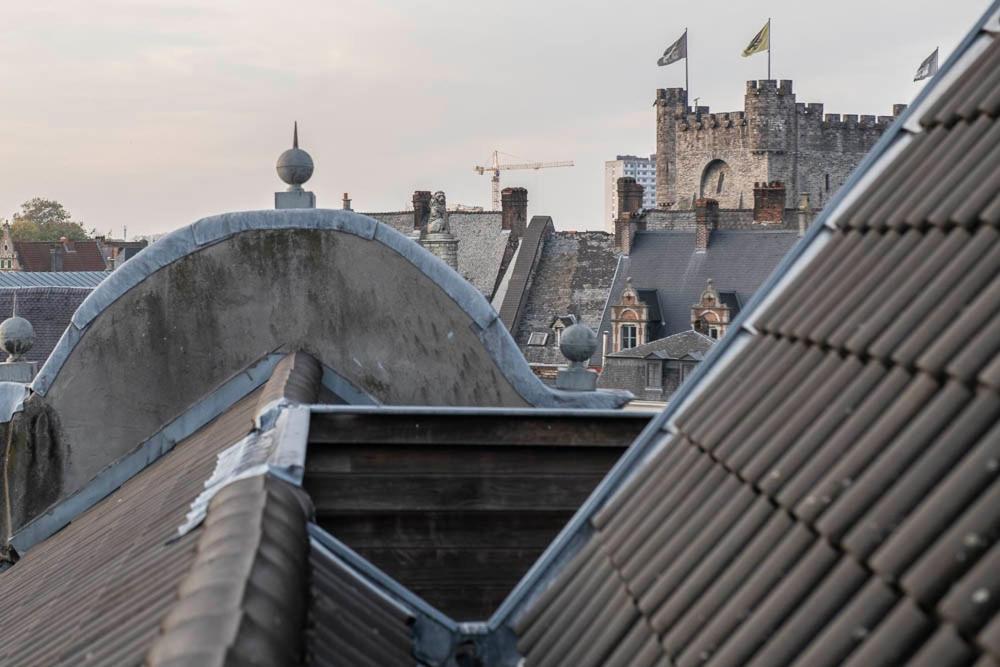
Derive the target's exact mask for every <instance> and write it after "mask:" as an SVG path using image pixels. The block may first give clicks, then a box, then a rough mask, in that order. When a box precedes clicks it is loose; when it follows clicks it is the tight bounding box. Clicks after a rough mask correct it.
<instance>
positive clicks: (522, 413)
mask: <svg viewBox="0 0 1000 667" xmlns="http://www.w3.org/2000/svg"><path fill="white" fill-rule="evenodd" d="M308 407H309V409H310V411H312V413H313V414H317V415H322V414H333V415H336V414H359V415H402V416H405V415H427V416H438V415H440V416H455V417H470V416H483V417H543V418H544V417H548V418H554V417H579V418H587V417H590V418H595V417H596V418H604V419H607V418H622V417H626V418H639V417H646V418H648V416H649V414H648V413H643V412H634V411H625V410H621V409H613V410H609V409H598V408H503V407H500V408H496V407H476V406H454V407H453V406H442V407H434V406H426V405H324V404H314V405H310V406H308Z"/></svg>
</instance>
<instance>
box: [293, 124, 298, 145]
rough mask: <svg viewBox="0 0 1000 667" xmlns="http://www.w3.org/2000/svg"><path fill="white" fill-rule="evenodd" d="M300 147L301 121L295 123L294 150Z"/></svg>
mask: <svg viewBox="0 0 1000 667" xmlns="http://www.w3.org/2000/svg"><path fill="white" fill-rule="evenodd" d="M298 147H299V121H295V129H294V130H292V148H298Z"/></svg>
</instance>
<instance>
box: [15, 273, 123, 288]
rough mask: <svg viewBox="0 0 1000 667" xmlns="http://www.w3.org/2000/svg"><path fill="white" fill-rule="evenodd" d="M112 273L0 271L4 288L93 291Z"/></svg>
mask: <svg viewBox="0 0 1000 667" xmlns="http://www.w3.org/2000/svg"><path fill="white" fill-rule="evenodd" d="M110 275H111V272H110V271H104V270H101V271H0V288H3V287H87V288H91V289H93V288H94V287H97V285H98V284H100V282H101V281H102V280H104V279H105V278H107V277H108V276H110Z"/></svg>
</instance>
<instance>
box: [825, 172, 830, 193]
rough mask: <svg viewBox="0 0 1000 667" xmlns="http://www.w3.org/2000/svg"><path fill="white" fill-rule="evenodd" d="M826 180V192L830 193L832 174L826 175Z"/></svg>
mask: <svg viewBox="0 0 1000 667" xmlns="http://www.w3.org/2000/svg"><path fill="white" fill-rule="evenodd" d="M825 179H826V191H827V192H829V191H830V174H826V175H825Z"/></svg>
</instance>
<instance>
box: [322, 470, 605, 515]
mask: <svg viewBox="0 0 1000 667" xmlns="http://www.w3.org/2000/svg"><path fill="white" fill-rule="evenodd" d="M600 480H601V476H600V475H573V474H568V475H559V476H555V475H530V476H529V475H523V474H522V475H517V476H499V475H482V476H471V475H448V474H439V475H429V474H414V475H392V476H389V475H376V474H371V475H369V474H359V473H353V474H346V475H315V474H314V475H311V476H309V477H307V478H306V479H305V483H304V486H305V489H306V491H307V492H308V493H309V495H310V496H311V497H312V500H313V504H314V505H315V507H316V509H317V511H318V512H322V513H332V512H338V511H345V510H371V511H389V510H408V511H436V510H510V509H516V510H536V509H538V510H559V509H562V510H570V511H572V510H575V509H577V508H578V507H579V506H580V504H581V503H582V502H583V501H584V500H585V499H586V498H587V496H588V495H589V494H590V492H591V491H592V490H593V489H594V487H595V486H597V484H598V482H600Z"/></svg>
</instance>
